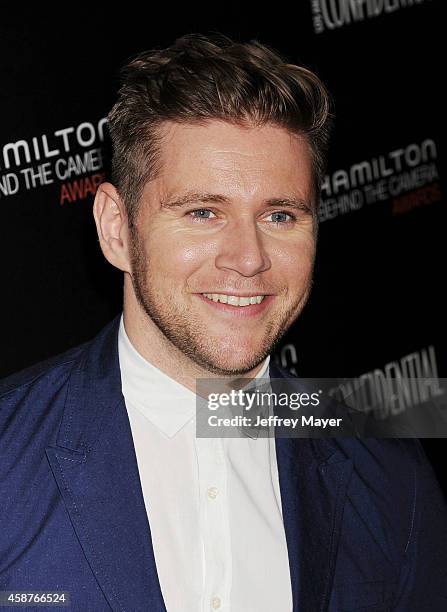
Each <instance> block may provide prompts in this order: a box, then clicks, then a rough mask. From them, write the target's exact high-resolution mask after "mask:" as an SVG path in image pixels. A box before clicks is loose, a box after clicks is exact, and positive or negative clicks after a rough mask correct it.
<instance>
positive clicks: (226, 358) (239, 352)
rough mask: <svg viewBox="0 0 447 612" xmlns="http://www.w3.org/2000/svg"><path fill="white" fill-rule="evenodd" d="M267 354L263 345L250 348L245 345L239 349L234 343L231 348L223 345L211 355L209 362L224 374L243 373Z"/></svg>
mask: <svg viewBox="0 0 447 612" xmlns="http://www.w3.org/2000/svg"><path fill="white" fill-rule="evenodd" d="M215 346H219V345H218V344H216V345H215ZM266 356H267V354H265V351H263V350H262V348H261V347H251V348H250V349H249V350H248V349H247V347H246V346H245V347H243V348H242V347H241V348H240V349H238V348H237V347H236V346H235V345H234V344H233V345H232V347H231V348H229V347H228V346H227V345H225V346H222V347H221V349H220V350H219V352H218V353H217V354H216V353H214V354H213V355H212V356H211V355H210V356H209V358H208V363H209V365H212V366H213V367H214V370H215V371H216V372H217V371H218V370H220V371H221V372H222V374H224V373H228V374H243V373H244V372H249V371H250V370H252V369H253V368H255V367H256V366H257V365H259V363H261V361H263V360H264V359H265V358H266Z"/></svg>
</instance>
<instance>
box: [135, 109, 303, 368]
mask: <svg viewBox="0 0 447 612" xmlns="http://www.w3.org/2000/svg"><path fill="white" fill-rule="evenodd" d="M164 133H165V137H164V139H163V143H162V171H161V172H160V174H159V175H158V176H157V178H156V179H154V180H152V181H149V182H148V183H147V184H146V186H145V188H144V191H143V194H142V200H141V204H140V209H139V212H138V215H137V220H136V229H135V230H134V231H133V232H132V240H131V268H132V278H133V291H134V293H135V297H136V300H137V302H138V304H139V307H140V308H141V309H142V310H143V311H144V313H145V314H146V315H147V316H148V317H149V318H150V322H151V324H152V323H155V324H156V326H157V327H158V328H159V330H160V331H161V332H162V333H163V334H164V336H165V337H166V338H168V339H169V341H170V342H171V343H172V344H174V346H175V347H177V348H178V349H180V350H181V351H182V353H183V354H185V355H187V356H188V357H189V358H190V359H191V360H192V361H193V362H194V363H196V364H197V365H199V366H200V367H202V368H204V369H205V370H207V371H209V372H213V373H216V374H221V375H225V374H243V373H245V372H248V371H250V370H252V369H253V368H255V367H256V366H257V365H258V364H259V363H260V362H261V361H262V360H263V359H265V357H266V356H267V355H268V354H269V353H270V352H271V349H272V346H273V345H274V343H275V341H276V340H277V339H279V337H281V336H282V335H283V333H284V332H285V331H286V330H287V328H288V327H289V326H290V325H291V324H292V323H293V321H294V320H295V319H296V317H297V316H298V315H299V313H300V312H301V310H302V308H303V306H304V304H305V302H306V301H307V297H308V294H309V291H310V284H311V277H312V269H313V262H314V256H315V231H314V230H315V226H314V222H315V221H314V216H313V214H312V210H311V206H312V174H311V158H310V153H309V148H308V144H307V142H306V140H305V139H304V138H303V137H299V136H296V135H293V134H291V133H290V132H287V131H286V130H284V129H282V128H279V127H276V126H272V125H265V126H262V127H258V128H252V127H250V128H248V127H240V126H236V125H232V124H229V123H225V122H221V121H209V122H207V123H206V124H205V125H193V124H190V125H185V124H174V123H169V124H167V125H166V126H165V132H164ZM148 322H149V321H148Z"/></svg>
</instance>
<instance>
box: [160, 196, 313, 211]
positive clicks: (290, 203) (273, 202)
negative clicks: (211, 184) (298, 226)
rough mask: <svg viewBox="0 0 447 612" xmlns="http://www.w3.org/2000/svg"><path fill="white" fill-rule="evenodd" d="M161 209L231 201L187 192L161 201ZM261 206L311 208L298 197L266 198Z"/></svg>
mask: <svg viewBox="0 0 447 612" xmlns="http://www.w3.org/2000/svg"><path fill="white" fill-rule="evenodd" d="M160 203H161V208H162V209H173V208H182V207H183V206H188V205H189V204H194V203H196V204H230V203H231V199H230V198H227V196H224V195H221V194H219V193H208V192H203V191H199V192H198V191H188V192H187V193H185V194H184V195H182V196H180V197H179V198H175V199H167V200H162V201H161V202H160ZM263 205H264V206H267V207H268V208H278V207H282V208H291V209H295V210H301V211H304V212H309V213H311V212H312V206H311V205H310V204H309V203H308V202H306V201H305V200H303V199H302V198H300V197H289V196H287V197H281V198H267V199H265V200H263Z"/></svg>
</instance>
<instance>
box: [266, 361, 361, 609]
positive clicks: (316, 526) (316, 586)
mask: <svg viewBox="0 0 447 612" xmlns="http://www.w3.org/2000/svg"><path fill="white" fill-rule="evenodd" d="M270 377H271V378H272V379H275V378H284V377H287V373H286V372H285V371H284V370H282V369H280V368H278V367H277V366H276V365H275V364H273V363H271V365H270ZM294 380H295V381H297V380H299V379H294ZM281 388H282V390H283V387H281ZM272 389H273V390H275V384H274V381H273V382H272ZM276 456H277V463H278V473H279V484H280V491H281V503H282V509H283V520H284V529H285V533H286V540H287V547H288V554H289V565H290V576H291V583H292V596H293V612H298V611H301V610H314V611H315V612H324V611H326V610H327V609H328V605H329V600H330V595H331V590H332V582H333V578H334V570H335V561H336V556H337V548H338V543H339V537H340V530H341V521H342V516H343V509H344V505H345V501H346V492H347V487H348V484H349V479H350V476H351V473H352V469H353V462H352V460H351V459H350V458H348V457H347V456H346V454H345V453H344V452H343V450H342V448H341V445H339V444H338V442H337V441H336V440H335V439H309V438H280V437H278V438H276Z"/></svg>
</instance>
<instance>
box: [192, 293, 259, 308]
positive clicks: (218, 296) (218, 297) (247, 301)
mask: <svg viewBox="0 0 447 612" xmlns="http://www.w3.org/2000/svg"><path fill="white" fill-rule="evenodd" d="M202 295H204V296H205V297H206V298H208V299H209V300H212V301H213V302H221V303H222V304H231V306H250V305H251V304H260V303H261V302H262V300H263V299H264V297H265V296H264V295H251V296H249V297H238V296H237V295H225V294H223V293H202Z"/></svg>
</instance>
